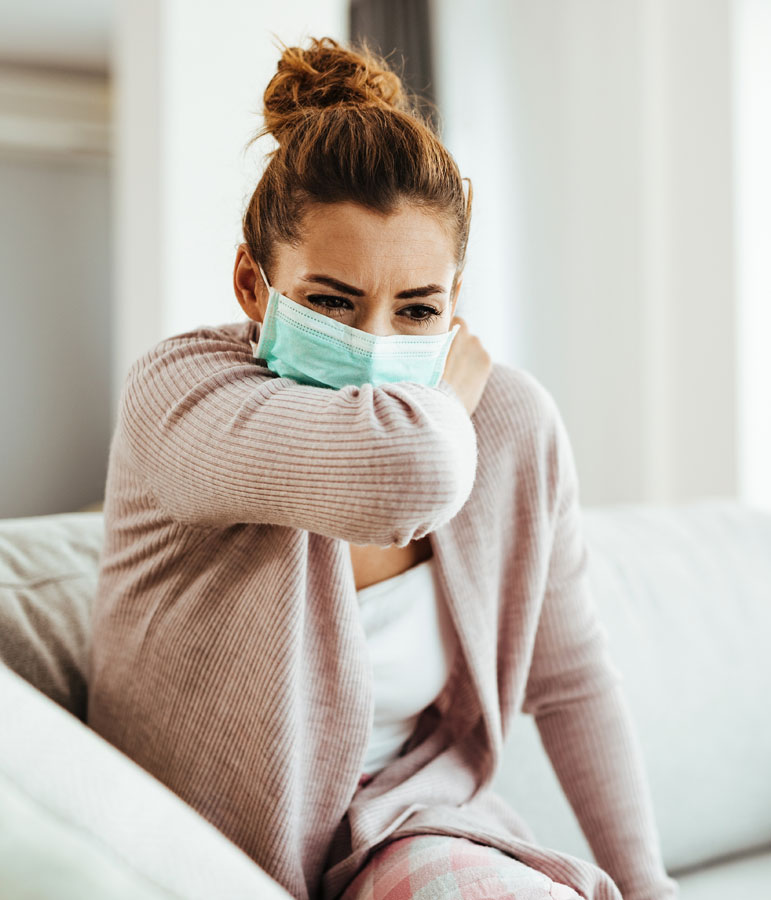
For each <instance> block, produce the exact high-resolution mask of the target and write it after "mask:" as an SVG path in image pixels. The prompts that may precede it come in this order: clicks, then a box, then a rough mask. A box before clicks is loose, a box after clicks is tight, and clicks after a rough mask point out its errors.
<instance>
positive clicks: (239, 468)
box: [116, 329, 477, 547]
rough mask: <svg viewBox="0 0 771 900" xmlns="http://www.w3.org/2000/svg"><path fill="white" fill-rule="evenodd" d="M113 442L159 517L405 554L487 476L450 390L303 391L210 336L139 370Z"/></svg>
mask: <svg viewBox="0 0 771 900" xmlns="http://www.w3.org/2000/svg"><path fill="white" fill-rule="evenodd" d="M116 432H117V433H116V441H117V442H118V444H119V449H120V450H122V451H123V455H124V458H125V460H126V462H127V464H128V465H129V466H130V467H131V468H132V469H133V470H134V472H135V473H136V475H137V477H138V478H139V479H140V481H141V482H142V483H144V485H145V486H146V488H147V489H148V491H149V492H150V494H151V495H152V496H153V497H154V499H155V502H156V503H157V505H158V506H159V508H160V509H161V510H162V511H163V512H164V513H165V514H166V515H168V516H169V517H170V518H172V519H175V520H179V521H182V522H185V523H188V524H194V525H212V526H219V527H225V526H228V525H233V524H237V523H266V524H272V525H283V526H290V527H294V528H302V529H306V530H309V531H314V532H317V533H320V534H324V535H328V536H330V537H335V538H340V539H342V540H346V541H350V542H353V543H358V544H378V545H380V546H389V545H391V544H396V545H397V546H400V547H403V546H406V545H407V544H408V543H409V542H410V541H412V540H416V539H418V538H421V537H424V536H425V535H426V534H428V533H429V532H431V531H433V530H435V529H436V528H438V527H439V526H440V525H442V524H443V523H445V522H447V521H448V520H449V519H451V518H452V517H453V516H454V515H455V514H456V513H457V512H458V511H459V510H460V508H461V507H462V506H463V504H464V503H465V501H466V499H467V498H468V496H469V494H470V493H471V489H472V486H473V483H474V478H475V474H476V462H477V442H476V432H475V430H474V425H473V423H472V421H471V418H470V417H469V415H468V413H467V411H466V409H465V407H464V406H463V404H462V402H461V401H460V398H459V397H458V395H457V394H456V393H455V391H454V389H453V388H452V386H451V385H450V384H449V383H448V382H446V381H444V380H442V381H441V382H440V383H439V385H438V386H437V387H428V386H426V385H422V384H419V383H416V382H396V383H389V384H383V385H380V386H378V387H375V386H373V385H371V384H364V385H362V386H361V387H357V386H355V385H348V386H346V387H343V388H341V389H340V390H336V389H333V388H321V387H315V386H309V385H302V384H298V383H297V382H296V381H295V380H293V379H291V378H282V377H281V378H280V377H275V376H272V375H270V374H268V373H267V372H266V370H265V369H264V368H262V367H260V366H257V365H256V364H255V363H254V361H253V359H252V357H251V355H250V354H249V352H248V347H244V346H243V345H242V344H241V342H239V341H238V340H237V339H235V338H233V337H230V336H229V335H227V334H224V333H222V332H217V331H216V330H208V329H206V330H203V331H202V332H198V333H196V339H194V340H191V339H190V335H189V333H188V334H187V335H180V336H176V337H174V338H169V339H167V340H165V341H162V342H161V343H160V344H158V345H156V347H154V348H153V349H152V350H150V351H149V352H148V353H146V354H145V355H144V356H142V357H140V359H138V360H137V361H136V362H135V363H134V365H133V366H132V367H131V369H130V371H129V373H128V376H127V378H126V381H125V384H124V386H123V392H122V395H121V403H120V410H119V418H118V425H117V429H116Z"/></svg>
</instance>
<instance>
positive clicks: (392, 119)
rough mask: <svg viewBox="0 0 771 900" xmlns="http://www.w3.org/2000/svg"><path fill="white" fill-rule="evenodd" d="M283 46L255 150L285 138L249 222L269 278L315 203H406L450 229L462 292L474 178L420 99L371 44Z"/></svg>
mask: <svg viewBox="0 0 771 900" xmlns="http://www.w3.org/2000/svg"><path fill="white" fill-rule="evenodd" d="M281 46H282V47H283V55H282V56H281V59H280V60H279V62H278V68H277V71H276V74H275V75H274V76H273V77H272V78H271V80H270V82H269V83H268V86H267V88H266V89H265V94H264V118H265V125H264V127H263V128H262V129H261V130H260V131H259V132H258V133H257V134H256V135H255V136H254V137H253V138H252V139H251V140H250V141H249V142H248V144H247V147H248V146H249V145H251V144H252V143H253V142H254V141H256V140H257V139H258V138H260V137H262V136H263V135H266V134H273V136H274V137H275V138H276V140H277V141H278V146H277V147H276V149H274V150H272V151H271V152H270V153H269V154H267V159H268V163H267V166H266V167H265V170H264V172H263V175H262V177H261V178H260V181H259V183H258V184H257V187H256V188H255V190H254V193H253V194H252V197H251V200H250V201H249V205H248V207H247V209H246V212H245V214H244V218H243V229H244V239H245V242H246V244H247V246H248V248H249V253H250V254H251V256H252V258H253V259H254V260H255V261H258V262H260V263H261V264H262V267H263V269H265V271H266V273H269V272H270V270H271V268H272V265H273V261H274V259H273V251H274V246H275V243H276V242H277V241H284V242H287V243H293V242H296V241H298V240H300V239H301V223H302V219H303V215H304V212H305V206H306V204H307V203H309V202H316V203H335V202H339V201H345V200H347V201H354V202H356V203H360V204H361V205H362V206H365V207H367V208H369V209H372V210H375V211H377V212H382V213H386V214H387V213H391V212H393V211H395V209H396V208H397V207H398V206H399V204H400V203H401V202H403V201H405V200H406V201H409V202H410V203H413V204H416V205H418V206H422V207H425V208H427V209H429V210H431V211H433V212H435V213H436V215H437V216H438V217H439V219H440V220H441V221H442V222H443V223H444V224H445V226H446V227H447V228H448V233H449V234H450V235H451V237H452V240H453V245H454V252H455V259H456V263H457V269H456V273H455V278H454V279H453V284H452V288H453V290H454V289H455V285H456V283H457V279H458V277H459V275H460V272H461V271H462V270H463V266H464V263H465V258H466V246H467V243H468V234H469V226H470V221H471V200H472V195H473V192H472V188H471V181H470V179H467V178H466V179H462V178H461V176H460V172H459V170H458V166H457V164H456V163H455V160H454V159H453V158H452V156H451V155H450V153H449V151H448V150H447V149H446V147H445V146H444V145H443V144H442V142H441V140H440V139H439V137H438V136H437V134H436V133H435V132H434V130H433V128H432V126H431V124H430V122H429V120H427V119H426V118H425V117H424V116H423V115H422V114H421V113H420V112H419V111H418V109H419V107H418V102H417V99H416V97H415V95H413V94H411V93H410V92H409V91H408V90H407V89H406V88H405V86H404V85H403V84H402V81H401V79H400V78H399V76H398V75H397V74H396V73H395V72H393V71H392V70H391V69H390V68H389V67H388V64H387V63H386V61H385V59H384V58H383V57H381V56H379V55H377V54H376V53H375V52H374V51H372V50H371V49H370V48H369V47H368V46H367V44H366V42H362V44H361V45H360V46H359V47H358V48H357V49H353V48H351V49H348V48H345V47H343V46H342V45H341V44H339V43H338V42H337V41H335V40H334V39H333V38H329V37H324V38H320V39H317V38H311V45H310V47H309V48H308V49H302V48H300V47H287V46H286V45H285V44H283V43H282V42H281ZM463 181H468V185H469V190H468V201H466V199H465V197H464V192H463ZM268 277H269V278H270V275H269V274H268Z"/></svg>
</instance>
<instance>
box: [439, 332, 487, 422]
mask: <svg viewBox="0 0 771 900" xmlns="http://www.w3.org/2000/svg"><path fill="white" fill-rule="evenodd" d="M456 324H457V325H460V331H459V332H458V333H457V334H456V335H455V337H454V338H453V342H452V344H451V345H450V350H449V352H448V354H447V359H446V360H445V363H444V371H443V373H442V378H443V379H444V380H445V381H447V382H449V383H450V385H451V386H452V387H453V388H454V389H455V392H456V393H457V394H458V396H459V397H460V399H461V401H462V402H463V405H464V406H465V407H466V409H467V411H468V414H469V415H471V414H472V413H473V412H474V410H475V409H476V408H477V405H478V403H479V401H480V399H481V397H482V393H483V392H484V389H485V385H486V384H487V379H488V378H489V377H490V372H491V371H492V368H493V361H492V359H491V358H490V354H489V353H488V352H487V351H486V350H485V348H484V347H483V346H482V343H481V341H480V340H479V338H478V337H477V336H476V335H475V334H472V333H471V332H470V331H469V328H468V325H467V324H466V321H465V319H462V318H460V316H453V319H452V321H451V322H450V328H451V329H452V328H453V327H454V326H455V325H456Z"/></svg>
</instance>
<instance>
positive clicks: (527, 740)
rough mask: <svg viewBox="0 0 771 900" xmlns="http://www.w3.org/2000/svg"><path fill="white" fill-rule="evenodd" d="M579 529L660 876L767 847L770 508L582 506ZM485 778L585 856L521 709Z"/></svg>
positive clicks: (731, 504) (547, 833) (561, 844)
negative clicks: (644, 786)
mask: <svg viewBox="0 0 771 900" xmlns="http://www.w3.org/2000/svg"><path fill="white" fill-rule="evenodd" d="M584 534H585V538H586V543H587V547H588V551H589V568H588V579H589V584H590V587H591V590H592V595H593V596H594V598H595V602H596V605H597V611H598V615H599V617H600V619H601V621H602V622H603V624H604V625H605V627H606V628H607V631H608V636H609V641H610V647H609V655H610V657H611V659H612V660H613V662H614V663H615V664H616V666H617V668H618V669H619V670H620V672H621V674H622V677H623V685H624V692H625V694H626V697H627V699H628V701H629V705H630V709H631V712H632V715H633V719H634V721H635V724H636V730H637V733H638V736H639V739H640V744H641V747H642V751H643V755H644V758H645V764H646V769H647V773H648V776H649V781H650V785H651V793H652V795H653V801H654V807H655V811H656V822H657V825H658V828H659V832H660V835H661V842H662V846H663V849H664V861H665V863H666V866H667V869H668V871H669V873H670V874H671V875H674V876H675V877H678V873H679V871H680V870H681V869H683V868H684V867H687V866H694V865H699V864H701V863H703V862H705V861H707V860H712V859H717V858H720V857H723V856H726V855H729V854H732V853H736V852H741V851H743V850H745V849H746V848H749V847H761V846H763V845H767V844H770V843H771V777H769V760H771V717H770V716H769V714H768V710H769V698H768V694H769V690H770V689H771V653H770V652H769V647H768V643H769V636H771V511H764V510H761V509H756V508H753V507H749V506H746V505H743V504H740V503H737V502H735V501H733V500H723V499H713V498H709V499H705V500H700V501H694V502H690V503H686V504H681V505H671V506H653V505H651V506H644V505H641V504H640V505H618V506H608V507H589V508H585V509H584ZM601 739H602V736H601V735H598V740H600V741H601ZM494 786H495V787H496V788H497V789H498V790H499V791H500V793H501V794H502V795H504V796H505V797H506V799H508V800H509V801H510V802H511V803H512V805H513V806H514V808H515V809H517V810H518V811H519V812H521V813H522V815H523V816H524V818H525V819H526V820H527V821H528V823H529V824H530V825H531V826H532V827H533V830H534V831H535V833H536V835H537V836H538V838H539V839H540V840H541V841H543V842H544V843H546V844H547V846H551V847H556V848H559V849H563V850H565V851H567V852H569V853H573V854H574V855H576V856H582V857H586V858H588V854H589V853H590V850H589V847H588V844H587V842H586V840H585V838H584V836H583V834H582V833H581V831H580V829H579V827H578V823H577V821H576V819H575V816H574V815H573V814H572V812H571V810H570V807H569V805H568V804H567V801H566V800H565V797H564V794H563V793H562V790H561V788H560V785H559V782H558V780H557V777H556V775H555V774H554V772H553V770H552V768H551V766H550V764H549V761H548V759H547V758H546V756H545V754H544V753H543V748H542V747H541V744H540V741H539V737H538V733H537V730H536V728H535V725H534V722H533V719H532V718H531V717H530V716H519V717H517V718H516V719H515V721H514V723H513V726H512V731H511V733H510V734H509V736H508V737H507V743H506V748H505V751H504V760H503V766H502V768H501V770H500V772H499V773H498V776H497V778H496V782H495V785H494ZM728 895H733V892H730V891H729V894H728ZM728 895H726V896H728ZM736 896H740V894H739V893H737V894H736ZM749 896H753V895H752V894H749Z"/></svg>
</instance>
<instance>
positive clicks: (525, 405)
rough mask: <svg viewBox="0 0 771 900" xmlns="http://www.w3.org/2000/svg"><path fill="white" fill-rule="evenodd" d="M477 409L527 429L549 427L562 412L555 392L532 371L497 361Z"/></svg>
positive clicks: (494, 417)
mask: <svg viewBox="0 0 771 900" xmlns="http://www.w3.org/2000/svg"><path fill="white" fill-rule="evenodd" d="M477 412H478V414H479V416H478V418H483V417H484V418H485V419H486V420H489V421H490V422H498V423H504V422H505V423H509V424H510V425H511V426H512V427H514V428H517V429H518V430H519V429H524V430H527V431H532V430H534V429H535V430H549V429H550V428H552V427H553V424H554V420H555V418H556V417H557V416H558V415H559V411H558V409H557V404H556V401H555V399H554V396H553V394H552V393H551V391H550V390H549V389H548V388H547V387H546V386H545V385H544V384H543V383H542V382H541V381H539V380H538V378H537V377H536V376H535V375H534V374H533V373H532V372H529V371H528V370H527V369H521V368H518V367H517V366H513V365H510V364H508V363H502V362H494V363H493V366H492V370H491V372H490V377H489V378H488V381H487V385H486V386H485V390H484V393H483V394H482V398H481V400H480V403H479V406H478V407H477Z"/></svg>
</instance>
